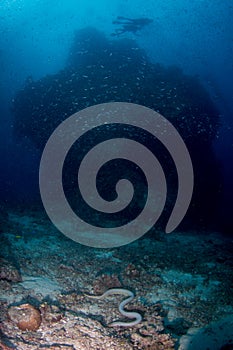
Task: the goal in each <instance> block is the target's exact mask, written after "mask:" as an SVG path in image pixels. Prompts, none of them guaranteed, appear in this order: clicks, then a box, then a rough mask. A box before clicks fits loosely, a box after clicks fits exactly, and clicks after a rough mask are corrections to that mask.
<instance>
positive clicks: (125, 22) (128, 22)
mask: <svg viewBox="0 0 233 350" xmlns="http://www.w3.org/2000/svg"><path fill="white" fill-rule="evenodd" d="M152 22H153V19H150V18H127V17H123V16H118V17H117V19H116V20H115V21H113V22H112V23H113V24H120V25H122V27H121V28H117V29H116V30H115V33H112V36H119V35H121V34H124V33H126V32H131V33H136V32H137V31H139V30H141V29H142V28H144V27H145V26H146V25H148V24H150V23H152Z"/></svg>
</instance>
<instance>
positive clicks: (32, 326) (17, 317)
mask: <svg viewBox="0 0 233 350" xmlns="http://www.w3.org/2000/svg"><path fill="white" fill-rule="evenodd" d="M8 316H9V318H10V320H11V321H12V322H13V323H14V324H16V325H17V327H18V328H19V329H21V330H22V331H36V330H37V329H38V328H39V327H40V325H41V314H40V311H39V310H37V309H36V308H35V307H34V306H32V305H30V304H22V305H18V306H11V307H10V308H9V309H8Z"/></svg>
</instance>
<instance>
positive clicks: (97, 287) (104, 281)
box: [93, 273, 121, 294]
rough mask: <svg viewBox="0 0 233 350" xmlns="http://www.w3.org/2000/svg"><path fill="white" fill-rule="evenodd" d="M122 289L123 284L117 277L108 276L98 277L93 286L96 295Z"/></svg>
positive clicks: (104, 274) (113, 275)
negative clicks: (109, 290)
mask: <svg viewBox="0 0 233 350" xmlns="http://www.w3.org/2000/svg"><path fill="white" fill-rule="evenodd" d="M116 287H121V282H120V280H119V278H118V276H117V275H115V274H112V275H110V274H106V273H103V274H102V275H100V276H98V277H97V278H96V279H95V281H94V284H93V291H94V294H103V293H104V292H105V291H106V290H107V289H110V288H116Z"/></svg>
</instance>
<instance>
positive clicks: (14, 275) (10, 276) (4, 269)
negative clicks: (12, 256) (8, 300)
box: [0, 259, 22, 282]
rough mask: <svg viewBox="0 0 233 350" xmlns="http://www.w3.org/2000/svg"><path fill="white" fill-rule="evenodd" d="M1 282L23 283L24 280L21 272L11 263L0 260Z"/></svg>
mask: <svg viewBox="0 0 233 350" xmlns="http://www.w3.org/2000/svg"><path fill="white" fill-rule="evenodd" d="M0 280H7V281H10V282H21V281H22V278H21V275H20V273H19V271H18V270H17V269H16V268H15V267H14V266H13V265H12V264H11V263H10V262H9V261H7V260H5V259H0Z"/></svg>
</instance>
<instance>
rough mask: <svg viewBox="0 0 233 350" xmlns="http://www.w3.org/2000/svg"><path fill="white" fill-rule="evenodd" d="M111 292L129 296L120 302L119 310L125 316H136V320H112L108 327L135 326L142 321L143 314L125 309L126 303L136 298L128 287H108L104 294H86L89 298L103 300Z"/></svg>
mask: <svg viewBox="0 0 233 350" xmlns="http://www.w3.org/2000/svg"><path fill="white" fill-rule="evenodd" d="M111 294H123V295H126V296H128V298H126V299H124V300H123V301H122V302H121V303H120V304H119V307H118V309H119V311H120V313H121V314H122V315H123V316H126V317H128V318H135V320H134V321H131V322H121V321H115V322H111V323H109V324H108V327H133V326H135V325H136V324H138V323H140V322H141V320H142V316H141V315H140V314H139V313H138V312H132V311H125V310H124V307H125V305H126V304H128V303H129V302H130V301H131V300H133V298H134V294H133V292H131V291H130V290H128V289H124V288H111V289H108V290H107V291H106V292H105V293H104V294H102V295H90V294H85V295H86V296H87V297H88V298H92V299H99V300H102V299H104V298H105V297H107V296H108V295H111Z"/></svg>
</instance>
